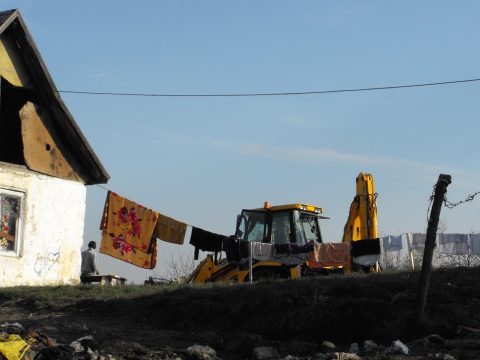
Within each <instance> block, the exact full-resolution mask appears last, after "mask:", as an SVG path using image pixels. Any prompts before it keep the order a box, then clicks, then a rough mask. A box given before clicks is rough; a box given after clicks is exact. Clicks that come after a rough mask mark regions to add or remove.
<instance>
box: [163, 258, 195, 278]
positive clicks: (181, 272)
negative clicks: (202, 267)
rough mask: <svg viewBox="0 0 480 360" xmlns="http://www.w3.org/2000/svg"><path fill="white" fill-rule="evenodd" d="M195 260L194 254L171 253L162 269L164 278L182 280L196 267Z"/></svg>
mask: <svg viewBox="0 0 480 360" xmlns="http://www.w3.org/2000/svg"><path fill="white" fill-rule="evenodd" d="M195 266H196V265H195V260H194V259H193V257H192V256H190V255H186V254H181V253H170V256H169V258H168V260H167V261H166V262H165V269H164V270H163V271H162V275H163V277H164V278H167V279H171V280H174V281H179V282H181V281H182V280H183V279H185V278H186V277H187V276H188V275H190V274H191V273H192V271H193V270H194V269H195Z"/></svg>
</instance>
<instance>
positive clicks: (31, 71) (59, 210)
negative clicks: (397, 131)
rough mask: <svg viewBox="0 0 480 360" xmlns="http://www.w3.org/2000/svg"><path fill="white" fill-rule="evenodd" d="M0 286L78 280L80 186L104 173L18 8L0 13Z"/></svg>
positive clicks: (97, 180) (82, 211)
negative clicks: (61, 94)
mask: <svg viewBox="0 0 480 360" xmlns="http://www.w3.org/2000/svg"><path fill="white" fill-rule="evenodd" d="M0 82H1V87H0V287H2V286H15V285H56V284H74V283H77V282H78V281H79V274H80V248H81V246H82V243H83V228H84V219H85V201H86V185H92V184H100V183H106V182H107V181H108V179H109V175H108V173H107V172H106V170H105V169H104V167H103V165H102V164H101V162H100V160H99V159H98V158H97V156H96V155H95V153H94V152H93V150H92V148H91V147H90V145H89V144H88V142H87V140H86V139H85V137H84V135H83V134H82V132H81V130H80V128H79V127H78V125H77V124H76V122H75V120H74V119H73V117H72V115H71V114H70V112H69V111H68V109H67V108H66V106H65V104H64V103H63V101H62V99H61V98H60V96H59V95H58V92H57V90H56V88H55V85H54V83H53V81H52V78H51V77H50V74H49V73H48V70H47V68H46V66H45V64H44V63H43V61H42V58H41V56H40V53H39V51H38V49H37V47H36V45H35V43H34V41H33V39H32V37H31V35H30V33H29V31H28V29H27V27H26V25H25V23H24V21H23V19H22V17H21V15H20V13H19V11H18V10H10V11H4V12H0Z"/></svg>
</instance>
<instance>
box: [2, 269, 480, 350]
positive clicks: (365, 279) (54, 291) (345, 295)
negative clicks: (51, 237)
mask: <svg viewBox="0 0 480 360" xmlns="http://www.w3.org/2000/svg"><path fill="white" fill-rule="evenodd" d="M418 278H419V273H417V272H396V273H384V274H369V275H359V274H358V275H357V274H353V275H344V276H342V275H336V276H328V277H320V278H307V279H300V280H285V281H281V280H280V281H270V282H262V283H257V284H251V285H250V284H235V285H232V284H208V285H202V286H191V285H190V286H182V285H179V284H170V285H163V286H125V287H111V288H105V287H98V286H86V287H85V286H77V287H73V286H66V287H43V288H40V287H37V288H25V287H22V288H7V289H2V290H0V301H1V302H3V303H5V302H15V304H16V305H21V306H24V307H28V308H31V309H32V311H33V310H42V309H43V310H49V309H50V310H61V311H65V312H68V313H75V312H78V311H80V312H85V311H86V310H88V311H89V312H93V313H94V314H95V316H98V317H102V318H108V317H118V316H122V317H125V322H128V321H136V319H140V318H147V319H148V320H149V323H151V324H156V325H157V326H159V327H163V328H172V329H183V330H184V329H197V330H198V329H199V330H213V331H215V332H223V333H230V334H231V333H236V332H238V333H242V332H243V333H257V334H260V335H262V336H264V337H267V338H268V337H270V338H277V339H282V338H285V339H301V340H307V341H313V340H318V339H325V338H327V339H331V340H332V341H336V342H339V343H348V342H349V341H351V340H352V339H355V341H360V340H362V339H368V338H370V339H375V340H376V341H391V339H395V338H402V339H404V340H408V339H412V338H415V337H419V336H422V335H428V334H431V333H438V334H440V335H444V336H451V335H452V334H454V332H455V330H456V327H457V326H458V325H465V326H471V327H477V328H478V327H480V283H479V281H478V279H479V278H480V268H471V269H466V268H457V269H450V270H437V271H434V272H433V273H432V279H431V291H430V294H429V298H428V300H427V318H428V321H427V323H425V324H423V325H422V326H418V324H417V325H415V326H411V324H412V323H411V322H410V320H411V316H412V313H413V308H414V305H415V300H416V294H417V286H418Z"/></svg>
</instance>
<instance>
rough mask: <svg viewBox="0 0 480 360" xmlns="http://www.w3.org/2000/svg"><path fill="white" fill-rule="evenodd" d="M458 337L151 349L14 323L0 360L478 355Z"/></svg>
mask: <svg viewBox="0 0 480 360" xmlns="http://www.w3.org/2000/svg"><path fill="white" fill-rule="evenodd" d="M457 335H458V337H457V338H456V339H452V340H447V339H444V338H442V337H441V336H439V335H437V334H432V335H429V336H427V337H425V338H422V339H418V340H414V341H412V342H409V343H408V345H407V344H405V343H403V342H402V341H401V340H398V339H397V340H394V341H392V342H391V343H390V344H387V345H380V344H377V343H376V342H375V341H373V340H365V341H363V342H354V343H351V344H350V345H347V346H337V345H336V344H335V343H333V342H332V341H329V340H323V341H319V343H318V344H314V343H309V342H305V341H299V340H290V341H285V342H279V341H271V340H270V341H269V340H265V339H263V338H262V337H261V336H258V335H256V336H254V335H245V334H239V335H238V336H237V337H236V343H235V344H232V341H231V340H232V339H228V338H225V339H224V338H222V337H221V336H219V335H216V334H214V333H212V332H208V333H205V334H200V335H199V339H200V340H201V341H202V342H203V343H202V344H197V343H195V344H193V345H191V346H188V347H186V348H182V349H173V348H170V347H169V346H166V345H162V346H158V347H154V348H147V347H145V346H143V345H142V344H140V343H138V342H134V341H127V340H118V339H117V340H115V339H112V340H109V341H104V342H103V343H99V342H97V341H96V339H95V338H94V336H92V335H85V336H82V337H80V338H78V339H76V340H74V341H71V342H70V343H68V344H64V343H61V342H59V341H57V340H56V339H53V338H51V337H50V336H48V335H47V334H45V333H42V332H38V331H35V330H26V329H25V328H24V327H23V326H22V325H21V324H19V323H16V322H14V323H3V324H0V360H23V359H25V360H77V359H78V360H123V359H125V360H145V359H165V360H220V359H221V358H223V359H229V358H235V359H238V358H245V359H252V360H387V359H392V360H420V359H427V360H428V359H432V360H435V359H436V360H461V359H472V358H474V357H472V356H478V353H479V352H480V329H474V328H468V327H459V329H458V331H457ZM214 347H217V349H215V348H214ZM217 350H218V351H217ZM240 354H241V355H240ZM472 354H476V355H472Z"/></svg>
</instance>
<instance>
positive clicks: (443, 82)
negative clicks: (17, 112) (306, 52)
mask: <svg viewBox="0 0 480 360" xmlns="http://www.w3.org/2000/svg"><path fill="white" fill-rule="evenodd" d="M478 81H480V78H474V79H464V80H451V81H438V82H430V83H416V84H406V85H387V86H376V87H361V88H352V89H334V90H319V91H287V92H251V93H210V94H209V93H206V94H202V93H198V94H194V93H191V94H189V93H184V94H174V93H172V94H169V93H166V94H163V93H142V92H138V93H136V92H109V91H77V90H57V92H58V93H62V94H76V95H105V96H137V97H256V96H297V95H320V94H336V93H349V92H366V91H381V90H395V89H409V88H419V87H431V86H441V85H453V84H462V83H472V82H478Z"/></svg>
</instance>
